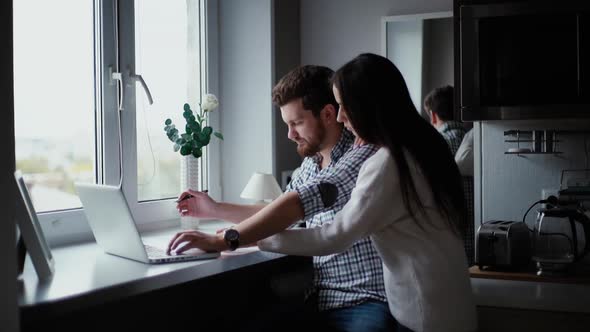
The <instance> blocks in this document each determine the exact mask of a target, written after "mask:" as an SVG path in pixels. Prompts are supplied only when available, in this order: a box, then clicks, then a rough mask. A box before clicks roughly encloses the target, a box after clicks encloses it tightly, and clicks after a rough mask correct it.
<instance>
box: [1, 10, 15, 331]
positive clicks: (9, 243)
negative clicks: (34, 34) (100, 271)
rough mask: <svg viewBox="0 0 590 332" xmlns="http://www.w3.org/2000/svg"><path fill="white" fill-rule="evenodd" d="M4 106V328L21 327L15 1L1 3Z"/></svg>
mask: <svg viewBox="0 0 590 332" xmlns="http://www.w3.org/2000/svg"><path fill="white" fill-rule="evenodd" d="M0 35H1V38H0V39H1V40H2V43H3V47H2V51H1V52H0V109H2V120H3V121H4V123H3V126H2V130H0V141H2V144H0V155H1V156H2V163H1V164H0V188H2V190H1V191H0V211H2V214H1V217H0V266H2V268H1V269H0V294H1V295H0V329H1V330H2V331H6V332H16V331H18V330H19V320H18V318H19V316H18V310H17V309H18V306H17V301H16V290H17V283H16V250H15V240H16V235H15V234H16V233H15V226H14V225H15V224H14V203H15V202H14V198H15V194H16V193H15V186H14V183H15V182H14V175H13V174H14V166H15V162H14V86H13V68H12V64H13V61H12V1H11V0H9V1H2V2H1V4H0Z"/></svg>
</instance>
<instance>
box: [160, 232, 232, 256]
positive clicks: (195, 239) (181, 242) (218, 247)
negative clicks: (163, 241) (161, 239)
mask: <svg viewBox="0 0 590 332" xmlns="http://www.w3.org/2000/svg"><path fill="white" fill-rule="evenodd" d="M193 248H198V249H201V250H204V251H223V250H225V249H227V245H226V244H225V240H224V239H223V233H218V234H215V235H210V234H207V233H203V232H199V231H184V232H179V233H176V235H174V237H172V239H171V240H170V242H169V243H168V249H167V250H166V253H167V254H168V255H170V253H171V252H175V253H176V254H177V255H179V254H182V253H183V252H185V251H187V250H189V249H193Z"/></svg>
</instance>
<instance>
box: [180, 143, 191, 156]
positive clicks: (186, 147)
mask: <svg viewBox="0 0 590 332" xmlns="http://www.w3.org/2000/svg"><path fill="white" fill-rule="evenodd" d="M191 150H192V147H191V146H190V143H188V144H184V145H183V146H182V147H181V148H180V154H181V155H183V156H188V155H189V154H191Z"/></svg>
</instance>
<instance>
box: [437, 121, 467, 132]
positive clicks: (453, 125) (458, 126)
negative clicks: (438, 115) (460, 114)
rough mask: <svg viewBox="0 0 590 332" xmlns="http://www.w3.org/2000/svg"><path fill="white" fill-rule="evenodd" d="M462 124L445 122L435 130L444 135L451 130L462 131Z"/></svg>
mask: <svg viewBox="0 0 590 332" xmlns="http://www.w3.org/2000/svg"><path fill="white" fill-rule="evenodd" d="M463 128H464V127H463V124H462V123H461V122H459V121H454V120H451V121H445V122H444V123H443V124H442V125H440V126H438V127H437V128H436V129H437V130H438V131H439V132H441V133H444V132H445V131H449V130H453V129H463Z"/></svg>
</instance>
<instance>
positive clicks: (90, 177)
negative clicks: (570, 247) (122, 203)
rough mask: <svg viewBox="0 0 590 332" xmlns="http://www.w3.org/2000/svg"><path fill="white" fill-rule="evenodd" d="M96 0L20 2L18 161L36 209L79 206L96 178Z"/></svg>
mask: <svg viewBox="0 0 590 332" xmlns="http://www.w3.org/2000/svg"><path fill="white" fill-rule="evenodd" d="M94 82H95V81H94V28H93V2H92V1H91V0H85V1H80V0H52V1H46V0H15V1H14V106H15V141H16V146H15V149H16V151H15V152H16V167H17V169H20V170H21V171H22V172H23V174H24V177H25V181H26V182H27V185H28V187H29V189H30V191H31V196H32V199H33V202H34V204H35V208H36V209H37V211H38V212H41V211H51V210H61V209H70V208H77V207H80V206H81V204H80V201H79V200H78V196H77V195H76V194H75V190H74V186H73V183H74V182H76V181H82V182H94V181H95V173H96V172H95V164H96V163H95V135H94V132H95V130H94V114H95V112H94V109H95V103H94Z"/></svg>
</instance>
